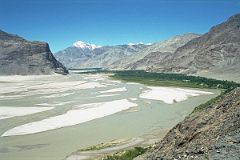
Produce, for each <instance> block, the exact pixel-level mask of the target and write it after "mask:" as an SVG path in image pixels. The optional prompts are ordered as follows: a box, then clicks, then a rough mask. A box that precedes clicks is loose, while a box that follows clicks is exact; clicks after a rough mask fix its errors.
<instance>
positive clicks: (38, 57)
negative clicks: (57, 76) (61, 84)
mask: <svg viewBox="0 0 240 160" xmlns="http://www.w3.org/2000/svg"><path fill="white" fill-rule="evenodd" d="M51 73H61V74H66V73H68V71H67V69H66V68H65V67H64V66H63V65H62V64H61V63H60V62H58V61H57V60H56V59H55V57H54V56H53V54H52V53H51V51H50V49H49V45H48V44H47V43H45V42H36V41H34V42H30V41H27V40H25V39H23V38H21V37H19V36H17V35H12V34H9V33H6V32H4V31H1V30H0V75H31V74H51Z"/></svg>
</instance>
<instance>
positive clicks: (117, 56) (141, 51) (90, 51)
mask: <svg viewBox="0 0 240 160" xmlns="http://www.w3.org/2000/svg"><path fill="white" fill-rule="evenodd" d="M196 37H199V35H197V34H192V33H190V34H185V35H182V36H176V37H173V38H171V39H169V40H166V41H162V42H158V43H154V44H143V43H137V44H126V45H116V46H98V45H94V44H89V43H84V42H82V41H78V42H75V43H74V44H73V46H70V47H68V48H66V49H64V50H63V51H59V52H57V53H55V56H56V58H57V59H58V60H59V61H61V62H62V63H63V64H64V65H65V66H67V67H68V68H91V67H93V68H95V67H102V68H107V69H139V68H145V66H146V65H147V64H140V63H139V61H140V60H141V59H143V58H145V59H146V58H147V57H145V56H147V55H148V54H152V53H153V52H155V53H156V52H174V51H175V50H176V49H177V48H178V47H181V46H183V45H184V44H186V43H187V42H188V41H190V40H192V39H193V38H196ZM163 54H165V53H163ZM160 56H161V55H160ZM149 58H151V57H149ZM150 61H151V60H150ZM136 63H137V64H136ZM138 64H139V65H138Z"/></svg>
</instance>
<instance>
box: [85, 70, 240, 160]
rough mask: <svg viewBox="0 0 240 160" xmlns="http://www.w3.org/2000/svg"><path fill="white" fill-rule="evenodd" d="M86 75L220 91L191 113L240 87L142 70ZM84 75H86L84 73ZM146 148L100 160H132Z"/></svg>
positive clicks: (225, 82)
mask: <svg viewBox="0 0 240 160" xmlns="http://www.w3.org/2000/svg"><path fill="white" fill-rule="evenodd" d="M88 73H91V74H92V73H107V74H112V75H111V76H110V77H112V78H113V79H117V80H123V81H130V82H137V83H142V84H145V85H152V86H177V87H191V88H208V89H221V90H222V93H221V94H220V95H219V96H217V97H215V98H213V99H211V100H209V101H207V102H206V103H204V104H201V105H199V106H198V107H196V108H195V109H194V110H193V112H192V114H193V113H196V112H199V111H202V110H204V109H206V108H207V107H210V106H211V105H212V104H213V103H215V102H216V101H218V100H219V99H220V98H222V97H223V96H224V95H226V94H227V93H229V92H230V91H232V90H233V89H235V88H236V87H240V84H239V83H236V82H233V81H231V82H230V81H226V80H216V79H211V78H205V77H199V76H190V75H186V74H175V73H151V72H146V71H143V70H129V71H107V70H101V71H92V72H88ZM85 74H86V73H85ZM146 150H147V148H141V147H135V148H133V149H130V150H127V151H123V152H119V153H115V154H113V155H108V156H106V157H105V158H103V159H102V160H132V159H133V158H135V157H137V156H139V155H141V154H143V153H145V152H146Z"/></svg>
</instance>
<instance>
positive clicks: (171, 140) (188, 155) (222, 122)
mask: <svg viewBox="0 0 240 160" xmlns="http://www.w3.org/2000/svg"><path fill="white" fill-rule="evenodd" d="M239 102H240V88H236V89H234V90H233V91H231V92H230V93H228V94H226V95H224V96H223V97H221V98H219V99H218V100H217V101H216V102H214V104H211V105H212V106H214V107H207V108H206V109H204V110H202V111H199V112H196V113H192V114H191V115H189V116H188V117H186V118H185V119H184V121H183V122H180V123H179V124H178V125H176V126H175V127H174V128H173V129H172V130H171V131H169V132H168V133H167V135H166V136H165V137H164V138H163V139H162V140H161V141H160V142H158V143H157V144H156V145H155V147H154V148H151V149H150V150H149V151H148V152H146V153H145V154H144V155H142V156H140V157H141V158H142V159H146V160H155V159H157V158H156V157H162V158H163V159H175V158H176V159H178V158H179V157H181V159H206V158H207V159H214V160H218V159H238V160H239V159H240V155H239V151H240V143H239V139H240V117H239V116H237V115H238V114H239V113H240V103H239ZM225 104H227V105H225ZM218 106H221V107H218ZM206 120H207V121H206ZM203 121H204V123H202V122H203ZM199 124H201V125H199ZM229 142H233V143H229ZM137 159H138V158H136V160H137Z"/></svg>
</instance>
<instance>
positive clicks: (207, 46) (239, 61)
mask: <svg viewBox="0 0 240 160" xmlns="http://www.w3.org/2000/svg"><path fill="white" fill-rule="evenodd" d="M149 67H150V69H149V70H150V71H154V72H156V71H157V72H178V73H179V72H181V73H200V72H214V73H216V72H217V73H223V72H239V68H240V14H237V15H235V16H232V17H230V18H229V19H228V20H227V21H226V22H224V23H222V24H219V25H217V26H214V27H213V28H211V29H210V31H209V32H208V33H206V34H204V35H202V36H200V37H198V38H195V39H193V40H191V41H189V42H188V43H187V44H186V45H184V46H182V47H179V48H178V49H177V50H176V51H175V52H174V53H173V54H169V55H168V56H166V57H165V58H164V59H162V60H160V61H159V62H158V63H157V64H154V65H151V66H149Z"/></svg>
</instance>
